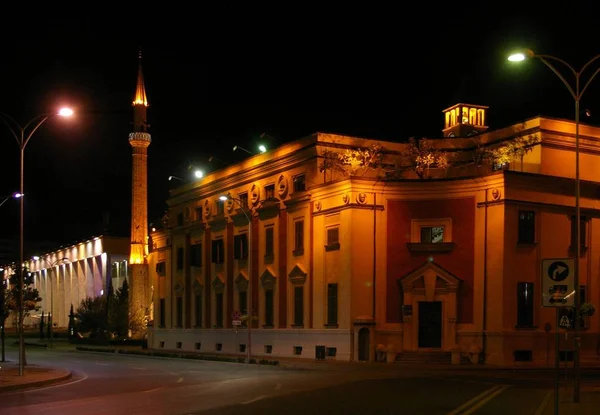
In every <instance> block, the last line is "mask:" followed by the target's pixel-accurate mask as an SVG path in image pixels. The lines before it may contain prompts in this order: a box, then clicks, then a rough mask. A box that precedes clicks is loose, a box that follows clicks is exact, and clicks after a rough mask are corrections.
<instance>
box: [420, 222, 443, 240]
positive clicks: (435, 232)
mask: <svg viewBox="0 0 600 415" xmlns="http://www.w3.org/2000/svg"><path fill="white" fill-rule="evenodd" d="M420 242H421V243H422V244H436V243H442V242H444V227H443V226H423V227H421V241H420Z"/></svg>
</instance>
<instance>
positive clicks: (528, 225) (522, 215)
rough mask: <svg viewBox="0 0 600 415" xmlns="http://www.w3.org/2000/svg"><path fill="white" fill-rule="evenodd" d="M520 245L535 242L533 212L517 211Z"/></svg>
mask: <svg viewBox="0 0 600 415" xmlns="http://www.w3.org/2000/svg"><path fill="white" fill-rule="evenodd" d="M518 242H519V243H520V244H532V243H534V242H535V212H532V211H530V210H520V211H519V241H518Z"/></svg>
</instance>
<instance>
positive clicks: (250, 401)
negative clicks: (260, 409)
mask: <svg viewBox="0 0 600 415" xmlns="http://www.w3.org/2000/svg"><path fill="white" fill-rule="evenodd" d="M265 398H267V395H263V396H259V397H258V398H254V399H250V400H249V401H246V402H242V405H248V404H249V403H252V402H256V401H260V400H261V399H265Z"/></svg>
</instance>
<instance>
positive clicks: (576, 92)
mask: <svg viewBox="0 0 600 415" xmlns="http://www.w3.org/2000/svg"><path fill="white" fill-rule="evenodd" d="M532 58H537V59H539V60H541V61H542V62H543V63H544V64H545V65H546V66H547V67H548V68H550V70H552V72H554V74H555V75H556V76H558V78H559V79H560V80H561V81H562V83H563V84H564V85H565V86H566V87H567V90H568V91H569V93H570V94H571V97H572V98H573V100H574V101H575V220H576V221H577V223H576V225H575V226H576V229H577V231H576V235H575V238H576V240H575V244H576V254H575V255H576V260H575V275H574V278H573V283H574V284H575V321H574V322H573V329H574V331H575V350H574V356H573V360H574V361H573V371H574V373H575V382H574V388H573V401H575V402H579V377H580V370H579V362H580V356H579V351H580V348H581V339H580V338H579V328H580V327H579V312H580V309H581V299H580V298H579V292H580V290H579V260H580V258H581V217H580V215H581V209H580V206H579V198H580V183H579V103H580V101H581V97H582V96H583V94H584V93H585V91H586V90H587V88H588V86H590V84H591V83H592V81H593V80H594V78H595V77H596V75H598V73H599V72H600V68H598V69H596V71H595V72H594V73H593V74H592V76H590V78H589V79H588V80H587V82H586V83H585V84H584V85H583V88H582V87H581V84H580V80H581V75H582V74H583V72H585V70H586V69H587V67H588V66H589V65H591V64H592V63H593V62H594V61H596V60H597V59H600V54H599V55H596V56H594V57H593V58H592V59H590V60H589V61H588V62H587V63H586V64H585V65H583V67H582V68H581V70H579V71H576V70H575V69H574V68H573V67H572V66H571V65H569V64H568V63H567V62H565V61H564V60H562V59H560V58H557V57H554V56H550V55H538V54H536V53H534V52H533V51H532V50H530V49H527V50H525V51H524V52H522V53H515V54H513V55H510V56H509V57H508V60H509V61H511V62H520V61H524V60H525V59H532ZM550 61H554V62H558V63H560V64H561V65H563V66H565V67H567V68H568V69H569V70H570V71H571V73H572V74H573V76H574V77H575V89H573V87H572V86H571V84H570V83H569V82H568V81H567V80H566V79H565V77H564V76H563V75H562V74H561V73H560V72H559V71H558V70H557V69H556V68H555V67H554V66H553V65H552V64H551V63H550Z"/></svg>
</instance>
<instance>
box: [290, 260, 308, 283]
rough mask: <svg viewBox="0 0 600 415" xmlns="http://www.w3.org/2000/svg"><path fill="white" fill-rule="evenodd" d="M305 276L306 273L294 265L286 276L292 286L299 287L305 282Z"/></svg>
mask: <svg viewBox="0 0 600 415" xmlns="http://www.w3.org/2000/svg"><path fill="white" fill-rule="evenodd" d="M306 275H307V274H306V272H304V271H303V270H302V268H300V266H299V265H296V266H294V268H292V270H291V271H290V273H289V274H288V278H289V280H290V282H291V283H292V284H295V285H301V284H304V282H305V281H306Z"/></svg>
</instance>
